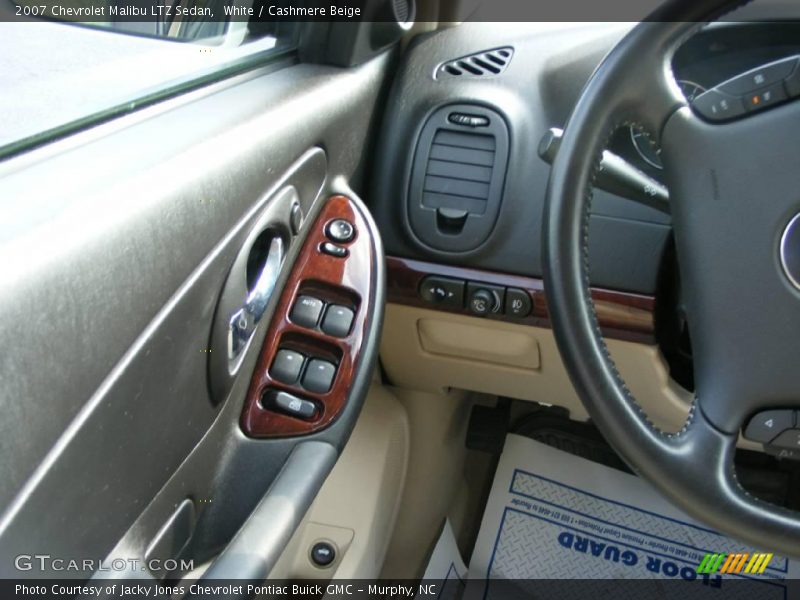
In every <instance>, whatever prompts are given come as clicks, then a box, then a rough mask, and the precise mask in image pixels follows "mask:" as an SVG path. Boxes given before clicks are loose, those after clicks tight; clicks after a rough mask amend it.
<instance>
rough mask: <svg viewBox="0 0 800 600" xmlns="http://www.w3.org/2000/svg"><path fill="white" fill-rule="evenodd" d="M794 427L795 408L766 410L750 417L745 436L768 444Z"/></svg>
mask: <svg viewBox="0 0 800 600" xmlns="http://www.w3.org/2000/svg"><path fill="white" fill-rule="evenodd" d="M792 427H794V411H793V410H789V409H785V410H765V411H764V412H760V413H758V414H757V415H756V416H754V417H753V418H752V419H750V422H749V423H748V424H747V429H745V432H744V437H746V438H747V439H749V440H753V441H754V442H761V443H762V444H767V443H769V442H771V441H772V440H774V439H775V438H776V437H778V435H780V434H781V433H782V432H784V431H786V430H787V429H791V428H792Z"/></svg>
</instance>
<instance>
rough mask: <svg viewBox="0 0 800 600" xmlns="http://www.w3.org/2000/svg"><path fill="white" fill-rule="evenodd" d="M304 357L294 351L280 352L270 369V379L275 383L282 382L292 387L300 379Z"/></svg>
mask: <svg viewBox="0 0 800 600" xmlns="http://www.w3.org/2000/svg"><path fill="white" fill-rule="evenodd" d="M304 358H305V357H304V356H303V355H302V354H300V353H299V352H295V351H294V350H278V352H277V354H275V360H273V361H272V367H270V369H269V374H270V377H272V378H273V379H274V380H275V381H280V382H281V383H285V384H287V385H291V384H293V383H295V382H296V381H297V378H298V377H300V370H301V369H302V368H303V360H304Z"/></svg>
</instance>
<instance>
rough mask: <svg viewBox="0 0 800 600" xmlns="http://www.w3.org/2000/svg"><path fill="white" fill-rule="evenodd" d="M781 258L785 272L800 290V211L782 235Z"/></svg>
mask: <svg viewBox="0 0 800 600" xmlns="http://www.w3.org/2000/svg"><path fill="white" fill-rule="evenodd" d="M780 258H781V266H782V267H783V272H784V273H785V274H786V277H787V278H788V279H789V281H790V282H791V284H792V285H793V286H794V287H796V288H797V289H798V290H800V213H798V214H796V215H795V216H794V217H792V220H791V221H789V224H788V225H787V226H786V229H784V230H783V235H781V245H780Z"/></svg>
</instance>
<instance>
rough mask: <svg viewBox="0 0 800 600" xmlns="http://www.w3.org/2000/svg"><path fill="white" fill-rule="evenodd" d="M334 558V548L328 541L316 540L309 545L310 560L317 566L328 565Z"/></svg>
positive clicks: (323, 566)
mask: <svg viewBox="0 0 800 600" xmlns="http://www.w3.org/2000/svg"><path fill="white" fill-rule="evenodd" d="M335 560H336V549H335V548H334V547H333V544H329V543H328V542H317V543H316V544H314V545H313V546H311V562H313V563H314V564H315V565H317V566H318V567H322V568H325V567H329V566H330V565H331V564H333V561H335Z"/></svg>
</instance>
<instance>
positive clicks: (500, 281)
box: [386, 256, 656, 344]
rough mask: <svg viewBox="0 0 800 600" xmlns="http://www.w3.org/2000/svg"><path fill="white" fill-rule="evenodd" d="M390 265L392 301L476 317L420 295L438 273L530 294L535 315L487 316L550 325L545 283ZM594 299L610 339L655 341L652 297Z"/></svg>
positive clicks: (410, 263)
mask: <svg viewBox="0 0 800 600" xmlns="http://www.w3.org/2000/svg"><path fill="white" fill-rule="evenodd" d="M386 267H387V286H388V287H387V301H388V302H394V303H396V304H405V305H409V306H417V307H421V308H428V309H434V310H443V311H446V312H454V313H458V314H464V315H471V314H472V313H470V312H469V309H467V308H466V307H464V308H461V309H459V308H451V307H443V306H439V305H435V304H431V303H429V302H426V301H424V300H423V299H422V298H421V297H420V295H419V287H420V284H421V283H422V280H423V279H424V278H425V277H427V276H429V275H438V276H441V277H450V278H453V279H463V280H465V281H472V282H476V283H485V284H490V285H499V286H504V287H513V288H518V289H521V290H525V291H526V292H527V293H528V295H529V296H530V298H531V302H532V304H533V310H532V311H531V314H530V315H528V316H527V317H525V318H521V319H520V318H514V317H507V316H505V315H502V314H493V315H489V316H487V317H483V318H486V319H495V320H500V321H506V322H508V323H518V324H524V325H531V326H534V327H550V318H549V313H548V310H547V299H546V297H545V293H544V282H543V281H542V280H541V279H536V278H533V277H523V276H520V275H510V274H505V273H496V272H491V271H482V270H478V269H470V268H465V267H455V266H450V265H442V264H436V263H428V262H423V261H418V260H411V259H407V258H398V257H391V256H390V257H387V258H386ZM592 298H593V299H594V304H595V310H596V311H597V318H598V321H599V322H600V327H601V329H602V330H603V334H604V335H605V336H606V337H609V338H614V339H619V340H626V341H631V342H639V343H644V344H654V343H655V304H656V302H655V298H654V297H653V296H646V295H642V294H631V293H627V292H617V291H613V290H606V289H601V288H592ZM465 300H466V299H465ZM465 303H466V302H465Z"/></svg>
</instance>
